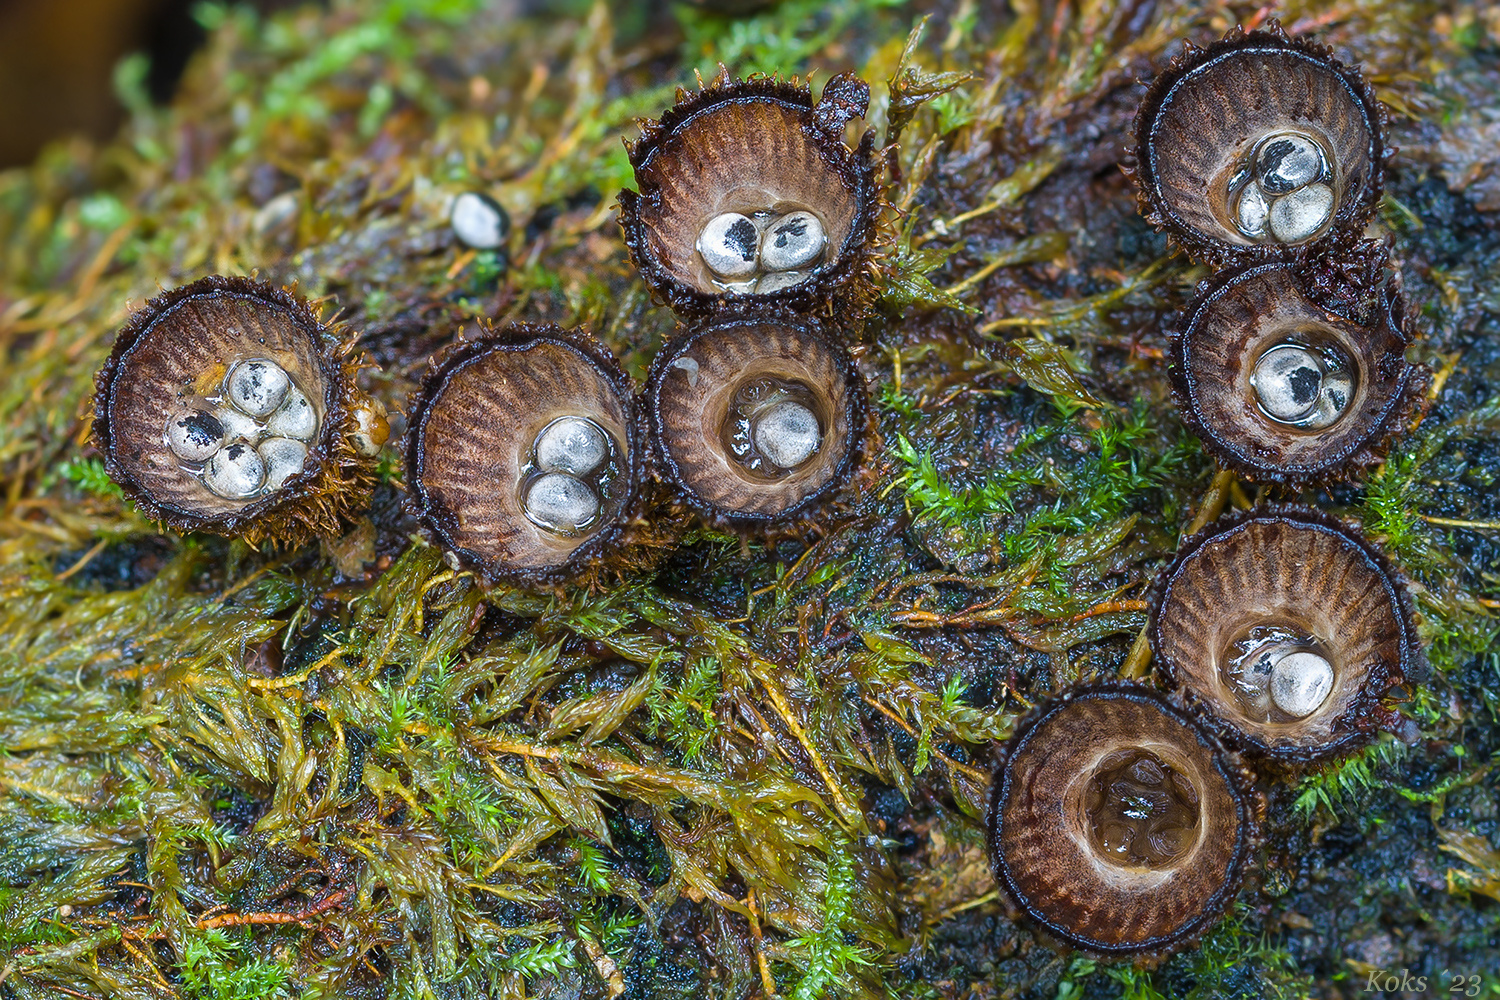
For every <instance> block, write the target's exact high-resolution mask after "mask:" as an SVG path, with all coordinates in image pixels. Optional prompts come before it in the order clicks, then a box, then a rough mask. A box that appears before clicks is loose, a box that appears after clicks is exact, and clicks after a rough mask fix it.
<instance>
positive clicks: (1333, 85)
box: [1125, 21, 1389, 267]
mask: <svg viewBox="0 0 1500 1000" xmlns="http://www.w3.org/2000/svg"><path fill="white" fill-rule="evenodd" d="M1385 127H1386V112H1385V108H1384V106H1383V105H1382V104H1381V103H1380V102H1379V101H1378V100H1376V99H1375V95H1374V91H1373V90H1372V89H1371V88H1370V85H1369V83H1368V82H1367V81H1366V80H1365V79H1364V77H1363V76H1362V75H1361V74H1360V72H1359V70H1358V69H1357V68H1355V67H1350V66H1346V65H1344V64H1343V63H1341V62H1339V61H1338V60H1337V59H1335V58H1334V57H1333V52H1332V50H1331V49H1329V48H1327V47H1325V46H1322V45H1318V44H1316V43H1314V42H1310V41H1306V40H1303V39H1300V38H1288V37H1287V35H1286V34H1285V32H1283V31H1282V29H1281V26H1280V25H1279V24H1278V23H1276V22H1275V21H1272V22H1270V24H1269V27H1268V28H1267V30H1264V31H1252V32H1249V33H1248V34H1247V33H1245V32H1243V31H1242V30H1241V29H1239V28H1235V29H1233V30H1232V31H1230V32H1229V34H1227V35H1225V36H1224V38H1223V39H1221V40H1220V41H1217V42H1215V43H1213V44H1212V45H1210V46H1209V47H1208V48H1207V49H1198V48H1195V47H1193V46H1191V45H1189V46H1188V47H1187V49H1186V50H1185V51H1184V53H1183V54H1182V55H1181V56H1179V57H1177V58H1176V59H1174V60H1173V61H1172V63H1171V65H1170V66H1169V67H1168V68H1167V70H1166V72H1165V73H1163V74H1162V75H1161V76H1160V77H1158V78H1157V80H1156V81H1155V83H1153V84H1152V86H1151V88H1150V89H1149V90H1148V91H1147V93H1146V97H1145V98H1144V99H1143V100H1142V102H1141V106H1140V110H1139V111H1138V112H1137V114H1136V119H1135V127H1134V132H1135V146H1134V148H1133V150H1132V151H1131V153H1130V155H1129V156H1128V157H1127V159H1126V163H1125V168H1126V172H1127V173H1131V174H1133V175H1134V176H1135V179H1136V183H1137V185H1138V188H1139V200H1140V211H1141V214H1142V215H1143V216H1145V218H1146V220H1147V221H1148V222H1150V223H1151V224H1152V225H1153V226H1155V227H1156V228H1157V229H1158V230H1162V229H1165V230H1168V231H1169V232H1171V233H1172V234H1173V235H1174V236H1175V237H1176V238H1177V240H1178V242H1179V243H1180V244H1181V245H1182V247H1183V248H1184V249H1185V250H1187V252H1188V253H1189V254H1190V255H1192V256H1193V257H1194V258H1196V259H1198V260H1200V261H1203V262H1204V263H1207V264H1210V265H1212V266H1215V267H1219V266H1225V265H1228V264H1233V263H1236V262H1243V261H1245V260H1247V259H1260V258H1263V257H1264V256H1266V255H1268V254H1274V253H1275V252H1276V251H1278V250H1279V249H1281V248H1283V247H1285V246H1288V244H1283V243H1275V242H1269V243H1257V242H1255V241H1253V240H1251V239H1249V238H1248V237H1246V236H1244V235H1243V234H1242V233H1240V231H1239V230H1238V229H1237V228H1236V227H1235V225H1234V221H1233V220H1234V214H1233V212H1232V208H1231V206H1230V204H1229V193H1228V190H1227V182H1228V180H1229V178H1230V176H1231V175H1232V174H1233V173H1234V169H1233V164H1234V163H1235V162H1236V161H1238V160H1239V159H1240V158H1241V157H1243V156H1244V155H1245V154H1247V153H1248V152H1249V151H1250V150H1251V149H1252V148H1253V147H1254V145H1255V143H1256V142H1257V141H1258V140H1259V139H1260V138H1261V137H1263V136H1264V135H1266V134H1267V133H1269V132H1275V131H1281V130H1283V129H1292V130H1296V131H1300V132H1303V133H1306V134H1309V135H1313V136H1315V137H1317V138H1319V139H1321V140H1322V142H1323V144H1324V146H1325V148H1326V150H1327V151H1328V152H1329V153H1331V158H1332V162H1333V164H1334V180H1333V186H1334V199H1335V209H1334V213H1333V218H1332V220H1331V222H1330V224H1329V225H1328V226H1327V227H1326V228H1325V229H1324V230H1323V231H1321V232H1320V233H1318V234H1316V235H1314V236H1313V237H1311V238H1310V239H1308V240H1306V241H1304V242H1303V243H1302V244H1295V245H1312V244H1315V243H1322V242H1324V241H1342V240H1354V239H1358V237H1359V234H1360V233H1361V231H1362V230H1363V229H1364V225H1365V223H1366V222H1367V221H1368V220H1369V218H1370V215H1371V213H1372V212H1373V211H1374V209H1375V204H1376V202H1377V201H1378V200H1379V197H1380V190H1381V185H1382V181H1383V176H1382V175H1383V171H1384V167H1385V160H1386V157H1387V156H1388V155H1389V151H1388V147H1387V145H1386V139H1385Z"/></svg>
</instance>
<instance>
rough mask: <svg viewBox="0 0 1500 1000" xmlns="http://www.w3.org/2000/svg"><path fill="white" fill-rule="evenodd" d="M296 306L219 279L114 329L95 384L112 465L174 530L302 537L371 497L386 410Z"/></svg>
mask: <svg viewBox="0 0 1500 1000" xmlns="http://www.w3.org/2000/svg"><path fill="white" fill-rule="evenodd" d="M345 353H346V351H345V348H344V347H342V346H341V345H340V344H339V343H338V342H337V339H336V338H335V336H334V334H333V332H332V331H330V330H329V329H327V328H326V327H324V326H323V325H322V324H321V323H320V322H319V321H318V319H317V317H316V316H315V315H314V314H313V313H312V311H311V310H310V309H309V308H308V306H307V303H306V302H305V301H303V300H302V299H301V298H298V297H297V296H295V295H292V294H291V293H289V292H287V291H285V290H283V289H281V288H277V287H275V286H272V285H268V284H265V283H264V282H259V281H253V280H251V279H248V278H230V277H221V276H211V277H207V278H203V279H201V280H199V281H195V282H193V283H192V284H189V285H186V286H184V287H182V288H178V289H175V290H173V291H170V292H165V293H163V294H162V295H160V296H158V297H157V298H155V299H153V300H151V301H150V302H149V303H147V305H146V306H145V307H144V308H143V309H141V310H139V311H138V312H136V313H135V314H134V315H133V316H132V317H131V318H130V320H129V322H128V323H126V325H125V326H124V327H123V328H122V329H121V330H120V333H119V335H118V337H117V338H116V341H115V347H114V351H113V352H112V353H111V355H110V357H109V360H108V361H106V362H105V364H104V367H103V368H102V369H100V371H99V373H98V375H97V376H96V379H95V381H96V384H97V392H96V394H95V398H94V425H93V433H94V437H95V440H96V441H97V443H98V445H99V447H100V449H101V450H102V451H103V452H104V456H105V463H106V468H107V469H108V471H109V474H110V476H111V478H113V479H114V480H115V482H117V483H118V484H119V485H120V487H121V488H122V489H123V490H124V491H125V493H126V495H127V496H128V497H130V499H132V500H133V501H135V503H136V504H137V505H138V506H139V507H140V508H141V510H142V511H143V512H144V513H145V514H146V515H147V516H149V517H151V518H153V519H155V520H159V521H162V522H165V523H166V524H168V525H170V526H171V527H172V528H174V529H177V530H179V531H211V532H215V533H218V534H227V535H241V536H243V537H244V538H246V540H248V541H249V542H251V543H252V544H255V543H258V542H259V541H261V540H263V539H272V540H275V541H278V542H285V543H296V542H300V541H302V540H305V539H306V538H307V537H308V536H310V535H312V534H326V533H329V532H332V531H334V530H336V529H337V528H338V526H339V522H340V519H341V517H343V516H344V515H346V514H347V513H348V512H349V511H351V510H352V509H353V508H354V507H355V506H356V505H357V504H359V503H360V502H362V501H363V500H364V499H366V498H367V497H368V495H369V491H370V489H371V486H372V481H373V477H372V468H371V465H372V463H371V459H372V458H373V456H374V454H375V453H376V452H377V451H378V450H379V448H380V445H381V444H383V443H384V441H385V437H386V434H387V432H388V426H387V424H386V421H385V411H384V408H383V407H382V406H381V405H380V404H379V403H378V402H376V401H374V400H372V399H370V398H369V397H367V396H365V395H364V394H363V393H361V392H360V391H359V390H358V388H356V386H355V383H354V372H355V370H356V366H355V365H353V364H348V363H346V362H345V361H344V360H343V355H344V354H345Z"/></svg>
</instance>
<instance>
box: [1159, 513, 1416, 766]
mask: <svg viewBox="0 0 1500 1000" xmlns="http://www.w3.org/2000/svg"><path fill="white" fill-rule="evenodd" d="M1254 521H1262V522H1280V523H1284V524H1289V525H1292V526H1294V527H1302V528H1315V529H1321V530H1325V531H1329V532H1331V533H1333V534H1335V535H1337V536H1338V537H1339V538H1340V540H1341V541H1342V542H1344V543H1345V544H1347V545H1348V546H1350V548H1352V549H1353V550H1355V551H1356V552H1357V553H1358V554H1359V556H1360V557H1362V558H1363V559H1364V560H1366V562H1367V563H1368V564H1369V565H1370V567H1371V568H1372V569H1373V570H1374V571H1375V573H1376V574H1377V575H1379V576H1380V577H1381V578H1382V579H1384V580H1385V581H1386V583H1387V584H1388V592H1389V593H1390V594H1391V595H1393V598H1394V603H1395V607H1394V609H1393V610H1394V611H1395V613H1396V616H1397V618H1398V622H1397V626H1398V628H1399V631H1400V647H1401V661H1400V662H1399V663H1395V664H1388V663H1376V664H1373V665H1372V666H1371V669H1370V673H1369V678H1368V680H1367V681H1366V683H1365V684H1364V685H1362V686H1361V688H1360V690H1359V691H1358V692H1357V693H1356V695H1355V698H1354V699H1353V701H1351V703H1350V705H1349V707H1348V708H1347V709H1346V710H1345V711H1344V712H1343V714H1341V715H1340V716H1339V717H1338V718H1337V719H1335V720H1333V721H1332V723H1331V724H1330V728H1331V731H1332V732H1333V733H1334V736H1333V738H1332V739H1331V740H1329V741H1326V742H1324V743H1321V744H1309V745H1301V746H1299V745H1277V746H1274V747H1273V746H1268V745H1267V744H1266V743H1265V742H1263V741H1262V740H1261V739H1259V738H1258V737H1256V736H1255V735H1253V734H1251V733H1247V732H1245V731H1244V730H1242V729H1241V728H1240V727H1239V726H1237V725H1235V724H1234V723H1233V722H1232V721H1231V720H1229V719H1227V718H1225V717H1224V716H1223V715H1221V714H1220V713H1218V712H1217V711H1215V710H1214V706H1213V704H1212V703H1211V700H1210V699H1208V698H1207V697H1205V695H1203V694H1201V693H1199V692H1197V691H1191V690H1188V689H1187V688H1186V687H1185V686H1183V684H1182V680H1181V678H1180V677H1179V676H1178V674H1177V671H1176V669H1175V667H1174V665H1173V664H1172V662H1171V661H1170V660H1167V659H1165V658H1163V657H1161V656H1157V657H1156V658H1155V662H1156V665H1157V670H1158V672H1159V673H1160V675H1161V677H1162V680H1163V682H1164V683H1166V684H1167V685H1168V686H1169V687H1171V688H1173V689H1174V693H1176V694H1177V696H1178V697H1180V698H1182V699H1183V701H1184V702H1185V703H1187V704H1189V705H1192V706H1196V707H1198V708H1199V709H1200V710H1201V711H1202V718H1203V719H1204V720H1205V721H1207V720H1212V724H1213V725H1214V727H1215V728H1216V729H1217V730H1218V731H1219V732H1220V734H1221V735H1222V736H1223V737H1224V738H1225V739H1226V740H1227V741H1228V742H1230V743H1231V744H1233V745H1234V746H1237V747H1239V748H1240V749H1241V750H1242V751H1244V752H1245V753H1246V754H1248V755H1250V756H1252V757H1255V758H1257V759H1264V760H1266V761H1268V762H1271V763H1276V764H1281V765H1302V764H1309V763H1312V762H1314V761H1319V760H1326V759H1328V758H1329V757H1333V756H1337V755H1341V754H1344V753H1347V752H1349V751H1351V750H1354V749H1357V748H1358V747H1359V746H1361V745H1363V744H1365V743H1367V742H1369V741H1370V740H1371V739H1372V738H1373V737H1374V736H1375V735H1376V734H1377V733H1378V732H1379V731H1380V730H1381V729H1382V728H1385V727H1388V726H1390V725H1392V724H1394V723H1395V722H1397V721H1399V717H1397V716H1395V714H1394V713H1393V712H1391V711H1390V710H1388V709H1387V708H1386V706H1385V705H1384V698H1385V696H1386V694H1387V692H1388V691H1389V690H1390V689H1391V688H1392V687H1399V686H1405V685H1411V684H1420V683H1422V682H1423V681H1425V680H1426V679H1427V677H1428V674H1429V668H1428V663H1427V657H1426V653H1425V652H1424V650H1423V648H1422V641H1421V638H1420V636H1419V635H1418V634H1417V627H1416V618H1415V611H1414V606H1413V604H1412V599H1411V594H1410V592H1409V590H1408V588H1407V586H1406V579H1405V577H1404V576H1403V575H1402V574H1401V573H1400V572H1399V571H1398V570H1397V569H1396V568H1395V567H1394V566H1393V565H1392V564H1391V562H1390V560H1389V559H1387V558H1386V556H1385V554H1384V553H1382V552H1381V551H1380V549H1379V548H1377V547H1376V546H1375V545H1374V544H1372V543H1371V542H1369V541H1368V540H1367V539H1365V538H1364V537H1363V536H1362V535H1361V534H1359V533H1358V532H1357V531H1355V530H1354V529H1353V528H1351V527H1350V526H1349V525H1348V524H1346V523H1345V522H1343V521H1341V520H1339V519H1338V518H1336V517H1333V516H1332V515H1330V514H1327V513H1324V512H1323V511H1321V510H1318V509H1317V508H1314V507H1304V506H1301V505H1299V504H1266V505H1263V506H1259V507H1253V508H1251V509H1250V510H1247V511H1237V512H1235V513H1232V514H1226V515H1224V516H1223V517H1221V518H1219V520H1218V521H1216V522H1214V523H1213V524H1211V525H1209V526H1207V527H1205V528H1204V529H1203V530H1201V531H1199V532H1198V533H1197V534H1195V535H1193V536H1192V537H1191V538H1188V539H1187V540H1186V541H1184V542H1183V543H1182V545H1181V547H1179V549H1178V550H1177V555H1176V556H1175V557H1174V558H1173V560H1172V563H1171V565H1170V566H1168V567H1167V568H1166V569H1165V570H1163V571H1162V572H1161V574H1160V575H1158V576H1157V578H1156V581H1155V583H1154V584H1153V586H1152V590H1151V599H1150V603H1151V608H1150V612H1149V623H1148V625H1147V629H1148V635H1149V638H1150V641H1151V648H1152V650H1153V652H1154V651H1156V650H1159V649H1161V648H1163V645H1164V641H1163V638H1162V635H1163V633H1164V631H1165V630H1166V629H1167V628H1168V627H1170V623H1168V622H1164V621H1163V620H1162V616H1161V613H1162V605H1163V603H1164V601H1165V599H1166V593H1167V587H1168V585H1169V584H1170V583H1171V582H1172V581H1173V580H1175V579H1176V577H1177V575H1178V574H1179V572H1180V571H1181V570H1182V568H1183V566H1184V564H1185V563H1186V562H1187V561H1188V560H1189V559H1191V558H1193V556H1194V555H1196V554H1197V552H1198V551H1199V550H1200V549H1202V548H1203V546H1204V545H1206V544H1207V543H1209V542H1211V541H1213V540H1214V539H1216V538H1218V537H1220V536H1222V535H1225V534H1227V533H1229V532H1232V531H1236V530H1238V529H1240V528H1243V527H1244V526H1245V525H1247V524H1249V523H1251V522H1254Z"/></svg>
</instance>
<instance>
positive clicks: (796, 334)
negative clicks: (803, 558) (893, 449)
mask: <svg viewBox="0 0 1500 1000" xmlns="http://www.w3.org/2000/svg"><path fill="white" fill-rule="evenodd" d="M646 408H647V413H648V415H649V419H650V421H651V431H652V438H653V442H654V445H655V448H656V453H657V456H658V458H659V461H660V465H661V467H662V468H663V469H664V470H665V472H666V475H667V477H668V478H669V479H670V480H671V482H672V483H673V484H674V485H675V486H676V487H677V488H678V489H679V490H680V491H681V493H682V495H683V498H684V500H685V501H686V502H687V503H688V504H689V506H691V507H693V508H694V509H696V510H697V511H698V512H699V513H701V514H702V515H704V516H705V517H706V518H708V519H709V520H711V521H722V522H727V523H732V524H738V525H741V526H753V525H757V524H760V525H767V524H777V523H786V522H789V521H791V520H793V519H794V518H796V517H799V516H801V515H803V514H805V513H807V512H809V511H810V510H811V509H812V508H813V507H814V506H815V505H816V504H818V503H819V502H821V501H822V500H823V499H824V498H826V497H827V496H828V495H829V494H830V493H832V492H833V491H834V490H836V489H837V488H838V487H839V486H840V485H842V484H843V483H844V482H846V481H847V480H848V478H849V476H850V473H851V472H852V470H853V468H854V467H855V465H856V464H857V462H858V461H859V457H860V453H861V447H862V444H863V442H864V438H865V433H866V429H867V427H866V425H867V423H868V414H869V403H868V400H867V397H866V392H865V386H864V380H863V379H862V378H861V377H860V375H859V371H858V370H857V369H856V368H855V366H854V363H853V361H852V360H851V359H850V357H849V355H848V352H847V351H845V350H844V348H843V347H841V346H839V345H837V344H834V343H832V342H831V341H830V340H828V339H827V338H826V337H825V336H824V335H823V334H821V333H820V332H819V329H818V327H817V326H816V325H814V324H812V323H811V322H810V321H808V320H799V319H796V318H795V317H792V316H790V315H785V314H783V315H775V314H771V315H760V314H756V315H746V316H741V317H735V318H730V319H724V320H720V321H718V322H715V323H711V324H708V325H706V326H701V327H697V328H694V329H690V330H689V331H688V332H687V333H685V334H684V335H683V336H681V337H679V338H678V339H676V340H674V341H673V342H672V343H670V344H668V345H667V346H666V347H665V348H663V349H662V351H661V353H659V354H658V355H657V357H656V360H655V362H653V364H652V366H651V373H650V375H649V377H648V379H647V385H646Z"/></svg>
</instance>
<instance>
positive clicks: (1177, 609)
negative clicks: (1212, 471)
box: [1150, 506, 1426, 761]
mask: <svg viewBox="0 0 1500 1000" xmlns="http://www.w3.org/2000/svg"><path fill="white" fill-rule="evenodd" d="M1150 637H1151V647H1152V650H1153V652H1154V653H1155V655H1156V659H1157V663H1158V665H1159V668H1160V669H1161V671H1162V673H1163V674H1164V676H1165V677H1166V679H1167V680H1168V682H1169V683H1171V684H1173V685H1174V686H1176V687H1178V688H1181V689H1183V690H1185V691H1186V692H1188V693H1190V694H1191V695H1192V696H1194V697H1195V698H1196V699H1197V700H1198V701H1199V702H1201V703H1202V704H1203V705H1204V707H1206V708H1207V709H1208V710H1209V711H1210V712H1212V713H1213V715H1214V716H1216V717H1217V718H1219V719H1220V720H1222V721H1223V722H1224V723H1225V724H1226V725H1227V726H1228V727H1229V729H1230V730H1231V732H1232V734H1233V735H1234V737H1235V740H1236V742H1238V743H1240V744H1241V745H1243V746H1244V747H1245V748H1246V749H1247V750H1249V751H1251V752H1253V753H1255V754H1257V755H1263V756H1267V757H1275V758H1280V759H1284V760H1290V761H1299V760H1311V759H1314V758H1318V757H1327V756H1330V755H1332V754H1336V753H1340V752H1343V751H1345V750H1348V749H1350V748H1352V747H1353V746H1355V745H1356V744H1357V743H1359V742H1361V741H1363V740H1365V739H1367V738H1368V737H1369V736H1370V735H1371V734H1372V733H1373V732H1374V731H1375V730H1376V729H1377V728H1379V727H1382V726H1387V727H1389V726H1392V725H1394V724H1395V722H1396V716H1395V715H1394V713H1393V712H1391V711H1390V710H1389V709H1386V708H1384V707H1383V706H1382V705H1381V697H1382V696H1383V695H1384V694H1385V693H1386V691H1387V690H1388V689H1389V688H1391V687H1392V686H1393V685H1398V684H1405V683H1410V682H1413V681H1418V680H1421V679H1422V677H1423V676H1425V673H1426V663H1425V660H1424V658H1423V655H1422V647H1421V643H1420V641H1419V640H1418V637H1417V632H1416V626H1415V625H1414V624H1413V621H1412V608H1411V602H1410V599H1409V598H1408V596H1407V594H1406V591H1405V589H1404V587H1403V586H1402V585H1401V582H1400V581H1399V580H1398V578H1397V576H1396V574H1395V571H1394V570H1392V568H1391V566H1390V564H1389V563H1388V562H1387V561H1386V559H1385V557H1384V556H1382V555H1381V554H1380V552H1379V551H1378V550H1377V549H1376V548H1375V547H1374V546H1373V545H1371V544H1370V543H1369V542H1367V541H1365V540H1364V539H1363V538H1361V537H1360V536H1359V535H1358V534H1357V533H1356V532H1355V531H1354V530H1353V529H1351V528H1349V527H1347V526H1345V525H1344V524H1342V523H1340V522H1339V521H1337V520H1335V519H1334V518H1332V517H1329V516H1328V515H1326V514H1324V513H1322V512H1321V511H1317V510H1313V509H1310V508H1305V507H1290V506H1288V507H1269V508H1259V509H1256V510H1253V511H1251V512H1249V513H1246V514H1241V515H1237V516H1232V517H1229V518H1227V519H1225V520H1224V521H1221V522H1220V523H1219V524H1217V525H1215V526H1212V527H1210V528H1208V529H1206V530H1204V531H1202V532H1200V533H1199V534H1198V535H1196V536H1194V537H1193V538H1191V539H1189V540H1188V541H1187V543H1186V544H1184V545H1183V547H1182V549H1181V551H1180V552H1178V554H1177V558H1176V560H1175V561H1174V562H1173V563H1172V565H1171V566H1170V567H1169V568H1168V569H1167V570H1166V572H1165V573H1163V575H1162V577H1161V579H1160V581H1159V583H1158V593H1157V599H1156V601H1155V605H1154V607H1153V610H1152V616H1151V625H1150Z"/></svg>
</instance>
